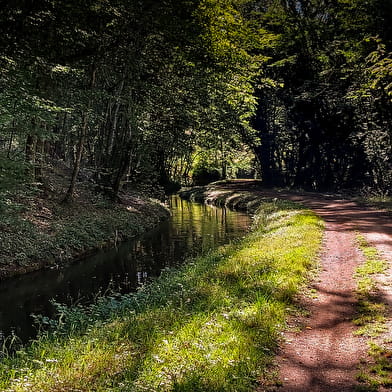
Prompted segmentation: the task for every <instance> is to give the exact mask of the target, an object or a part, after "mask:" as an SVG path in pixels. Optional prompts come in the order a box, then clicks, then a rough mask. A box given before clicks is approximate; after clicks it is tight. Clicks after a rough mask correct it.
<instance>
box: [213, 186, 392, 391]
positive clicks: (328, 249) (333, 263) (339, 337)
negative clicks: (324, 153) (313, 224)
mask: <svg viewBox="0 0 392 392" xmlns="http://www.w3.org/2000/svg"><path fill="white" fill-rule="evenodd" d="M218 188H224V189H228V190H233V192H235V191H236V190H242V191H251V192H257V193H259V194H261V195H262V196H265V197H268V198H275V197H277V198H281V199H289V200H292V201H296V202H300V203H302V204H304V205H305V206H307V207H308V208H310V209H312V210H313V211H315V212H316V213H317V214H318V215H319V216H321V217H322V218H323V219H324V221H325V222H326V230H325V235H324V244H323V251H322V255H321V271H320V274H319V276H318V279H317V281H316V282H314V283H313V289H314V293H315V295H314V298H313V299H310V298H307V299H304V306H305V308H306V309H307V310H308V312H309V315H308V317H303V318H301V319H299V320H292V323H293V328H291V329H290V331H288V332H286V333H285V335H284V338H285V339H284V342H285V343H284V344H283V345H282V347H281V350H280V354H279V355H278V357H277V365H278V369H279V375H280V379H281V382H282V385H281V386H280V387H274V388H272V390H274V391H278V392H351V391H353V392H354V391H357V390H358V389H357V387H358V382H357V381H356V375H357V373H358V365H359V361H360V359H361V358H365V357H366V351H367V345H366V342H365V341H364V339H363V338H360V337H357V336H355V335H354V334H353V332H354V330H355V327H354V325H353V323H352V319H353V317H354V315H355V308H356V299H355V295H354V289H355V282H354V279H353V274H354V271H355V269H356V267H357V266H358V265H359V264H360V263H361V262H362V261H363V255H362V253H361V252H360V251H359V250H358V246H357V244H356V241H355V232H356V231H358V232H360V233H361V234H362V235H363V236H364V237H365V238H366V240H367V241H368V242H369V243H370V244H371V245H372V246H375V247H376V248H377V249H378V251H379V252H380V254H381V255H382V256H383V257H384V258H385V259H387V260H389V261H390V267H389V271H388V272H387V273H386V274H383V275H382V276H380V277H379V288H380V292H381V296H382V301H383V302H385V303H386V304H388V305H389V310H390V316H391V317H390V321H389V322H388V326H389V334H390V336H392V332H391V331H392V321H391V320H392V311H391V309H392V216H391V215H390V214H388V213H386V212H384V211H381V210H375V209H370V208H366V207H363V206H359V205H358V204H356V203H354V202H352V201H348V200H345V199H337V198H334V197H331V196H328V195H322V194H313V193H304V194H298V193H290V192H276V191H272V190H265V189H263V188H260V186H259V183H257V182H253V181H234V182H233V183H231V184H230V183H229V184H224V185H219V186H218ZM264 391H271V388H270V387H260V388H259V389H258V392H264ZM381 391H384V389H383V388H380V392H381Z"/></svg>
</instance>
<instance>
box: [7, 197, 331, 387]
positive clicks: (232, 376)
mask: <svg viewBox="0 0 392 392" xmlns="http://www.w3.org/2000/svg"><path fill="white" fill-rule="evenodd" d="M257 216H258V217H262V219H258V224H257V226H256V227H255V228H254V231H253V233H252V234H250V235H249V236H247V237H246V238H245V239H243V240H241V242H239V243H236V244H230V245H227V246H224V247H220V248H219V249H217V250H215V251H213V252H211V253H209V254H207V255H204V256H202V257H199V258H197V259H194V260H190V261H189V263H188V264H187V265H185V266H183V267H181V268H179V269H177V270H167V271H165V272H164V273H163V275H162V276H161V277H160V278H158V279H156V280H155V281H154V282H152V283H151V284H150V285H147V286H144V287H143V288H142V289H141V290H140V291H139V292H137V293H134V294H129V295H123V296H120V295H113V296H111V297H104V298H100V299H99V300H98V302H97V303H96V304H93V305H91V306H89V307H88V308H82V307H80V306H79V307H75V308H65V307H61V308H60V313H61V317H60V318H59V321H58V322H57V323H56V325H55V326H54V328H53V330H52V332H50V333H46V334H43V335H42V336H41V338H39V339H38V340H37V341H35V342H34V343H32V344H31V345H29V346H28V347H25V348H24V349H22V350H20V351H19V352H18V353H17V354H16V355H14V356H5V357H4V358H3V360H2V362H1V364H0V389H1V390H4V391H14V392H16V391H32V392H33V391H40V392H41V391H42V392H45V391H135V392H136V391H140V392H141V391H160V392H164V391H192V392H196V391H203V392H208V391H211V392H212V391H214V392H217V391H238V392H240V391H251V390H253V389H254V387H255V385H256V383H257V380H258V379H260V378H261V377H263V376H264V375H265V373H266V372H267V370H266V369H267V366H268V364H269V363H270V360H271V358H272V357H273V353H274V350H275V348H276V347H277V342H278V340H279V336H280V331H281V330H282V329H283V328H284V325H285V317H286V312H288V311H289V310H290V308H292V306H291V305H292V302H293V298H294V296H295V294H296V293H297V292H298V290H299V289H300V288H301V287H303V285H304V283H305V282H306V279H307V276H308V272H309V270H310V269H312V268H313V267H314V265H315V260H317V254H318V251H319V248H320V243H321V236H322V229H323V225H322V223H321V221H320V219H319V218H318V217H316V216H315V215H314V214H313V213H312V212H310V211H308V210H303V209H298V208H297V206H295V205H293V204H289V203H280V202H274V203H268V204H264V205H263V206H262V207H261V208H260V209H259V211H258V213H257Z"/></svg>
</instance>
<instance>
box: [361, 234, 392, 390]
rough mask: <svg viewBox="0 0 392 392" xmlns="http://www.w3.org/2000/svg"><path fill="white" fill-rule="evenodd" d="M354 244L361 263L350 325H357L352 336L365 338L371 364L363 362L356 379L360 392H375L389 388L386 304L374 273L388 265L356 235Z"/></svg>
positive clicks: (391, 357)
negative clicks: (356, 242)
mask: <svg viewBox="0 0 392 392" xmlns="http://www.w3.org/2000/svg"><path fill="white" fill-rule="evenodd" d="M357 241H358V244H359V247H360V249H361V250H362V252H363V254H364V256H365V261H364V263H363V264H362V265H361V266H359V267H358V268H357V271H356V274H355V277H356V280H357V297H358V315H357V317H356V319H355V320H354V323H355V324H356V325H358V329H357V331H356V333H357V334H358V335H362V336H366V337H367V338H368V345H369V351H368V354H369V356H370V358H372V364H368V363H367V362H366V361H363V362H364V364H363V365H362V366H361V369H360V373H359V374H358V380H359V381H361V382H363V383H364V385H363V386H361V387H363V388H362V389H360V390H361V391H377V390H378V389H379V387H380V386H384V387H391V386H392V351H391V350H390V349H388V348H387V345H388V343H390V342H388V341H387V340H385V339H383V338H382V336H383V333H384V332H386V331H387V329H388V328H387V325H386V314H387V305H386V304H385V303H384V302H382V299H381V297H380V293H379V291H378V288H377V281H376V280H375V275H376V274H381V273H384V272H385V271H386V269H387V267H388V263H387V261H385V260H383V259H381V257H380V255H379V254H378V252H377V249H375V248H373V247H371V246H369V244H368V243H367V241H366V239H365V238H364V237H363V236H362V235H357Z"/></svg>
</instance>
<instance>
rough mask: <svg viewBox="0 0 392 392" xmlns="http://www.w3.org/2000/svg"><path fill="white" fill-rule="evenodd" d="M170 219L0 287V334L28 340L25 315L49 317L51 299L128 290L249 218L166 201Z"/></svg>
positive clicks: (226, 237) (223, 238) (238, 229)
mask: <svg viewBox="0 0 392 392" xmlns="http://www.w3.org/2000/svg"><path fill="white" fill-rule="evenodd" d="M170 206H171V211H172V217H171V218H170V219H169V220H167V221H165V222H162V223H161V224H160V225H159V226H158V227H157V228H156V229H154V230H152V231H150V232H148V233H146V234H144V235H142V236H140V237H138V238H135V239H133V240H131V241H128V242H126V243H123V244H121V245H120V246H118V247H117V248H115V249H109V250H105V251H101V252H99V253H98V254H97V255H95V256H92V257H89V258H88V259H85V260H83V261H82V262H79V263H77V264H73V265H71V266H68V267H66V268H63V269H59V270H46V271H39V272H34V273H31V274H27V275H24V276H20V277H17V278H13V279H9V280H6V281H4V282H1V283H0V331H3V332H4V334H5V335H7V334H9V333H10V332H11V330H14V331H15V333H16V335H18V336H19V337H21V338H22V339H24V340H25V339H27V338H29V337H32V336H34V333H35V329H34V327H33V326H32V318H31V316H30V315H31V313H34V314H43V315H49V316H50V315H51V314H53V313H52V312H53V308H52V305H51V304H50V300H51V299H53V298H54V299H55V300H56V301H57V302H65V303H75V302H77V301H83V302H85V301H88V300H91V299H92V298H93V297H94V296H96V295H97V294H98V293H102V291H104V290H106V289H107V288H108V287H109V286H111V288H113V289H115V290H117V291H118V290H121V291H122V292H129V291H132V290H135V289H136V288H137V287H138V286H139V285H141V284H143V283H145V282H146V281H147V280H148V279H149V278H151V277H156V276H158V275H159V274H160V272H161V270H162V269H164V268H166V267H172V266H175V265H179V264H181V262H183V261H184V259H185V258H186V257H187V256H191V255H196V254H200V253H201V252H204V251H206V250H208V249H211V248H213V247H216V246H218V245H221V244H223V243H227V242H229V241H230V240H232V239H234V238H238V237H240V236H241V235H243V234H244V233H245V232H246V230H247V228H248V227H249V225H250V218H249V217H248V216H247V215H246V214H243V213H238V212H233V211H230V210H226V209H222V208H215V207H210V206H205V205H201V204H196V203H190V202H187V201H184V200H181V199H180V198H179V197H177V196H173V197H172V198H171V199H170Z"/></svg>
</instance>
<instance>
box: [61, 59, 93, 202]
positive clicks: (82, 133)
mask: <svg viewBox="0 0 392 392" xmlns="http://www.w3.org/2000/svg"><path fill="white" fill-rule="evenodd" d="M95 74H96V66H95V64H93V65H92V67H91V79H90V85H89V90H90V91H91V90H92V89H93V87H94V85H95ZM91 100H92V99H91V98H89V101H88V104H87V109H86V110H85V111H84V113H83V116H82V126H81V129H80V136H79V142H78V147H77V151H76V157H75V162H74V166H73V171H72V176H71V182H70V184H69V188H68V190H67V193H66V195H65V197H64V200H63V202H64V203H70V202H72V201H73V199H74V193H75V187H76V180H77V178H78V175H79V171H80V163H81V162H82V157H83V150H84V146H85V143H86V139H87V127H88V112H89V109H90V107H91V104H92V102H91Z"/></svg>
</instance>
